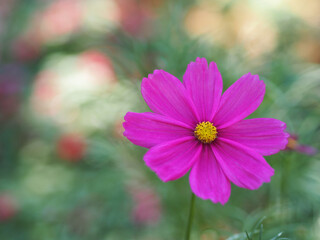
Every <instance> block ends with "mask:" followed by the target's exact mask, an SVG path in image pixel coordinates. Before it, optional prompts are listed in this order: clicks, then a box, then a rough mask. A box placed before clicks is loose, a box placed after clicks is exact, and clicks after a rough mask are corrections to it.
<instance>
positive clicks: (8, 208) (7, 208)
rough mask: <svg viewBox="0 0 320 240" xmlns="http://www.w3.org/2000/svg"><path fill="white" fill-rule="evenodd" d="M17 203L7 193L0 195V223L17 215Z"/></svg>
mask: <svg viewBox="0 0 320 240" xmlns="http://www.w3.org/2000/svg"><path fill="white" fill-rule="evenodd" d="M17 210H18V207H17V202H16V200H15V199H14V198H13V196H11V195H10V194H8V193H2V194H0V222H3V221H6V220H9V219H10V218H12V217H13V216H14V215H15V214H16V213H17Z"/></svg>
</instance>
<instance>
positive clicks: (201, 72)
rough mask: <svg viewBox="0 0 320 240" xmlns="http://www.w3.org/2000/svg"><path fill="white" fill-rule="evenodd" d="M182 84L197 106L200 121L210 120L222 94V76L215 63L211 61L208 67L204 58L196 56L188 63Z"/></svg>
mask: <svg viewBox="0 0 320 240" xmlns="http://www.w3.org/2000/svg"><path fill="white" fill-rule="evenodd" d="M183 84H184V85H185V87H186V89H187V91H188V93H189V96H191V98H192V100H193V102H194V104H195V107H196V108H197V112H198V114H199V117H200V121H210V120H212V118H213V116H214V114H215V112H216V111H217V109H218V107H219V103H220V98H221V94H222V77H221V74H220V72H219V70H218V67H217V64H216V63H215V62H211V63H210V65H209V67H208V63H207V60H206V59H205V58H197V60H196V62H191V63H190V64H189V65H188V68H187V71H186V73H185V74H184V76H183Z"/></svg>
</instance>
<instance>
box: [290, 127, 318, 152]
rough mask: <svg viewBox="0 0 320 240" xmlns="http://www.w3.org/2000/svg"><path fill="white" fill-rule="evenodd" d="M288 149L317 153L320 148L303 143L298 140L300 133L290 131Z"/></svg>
mask: <svg viewBox="0 0 320 240" xmlns="http://www.w3.org/2000/svg"><path fill="white" fill-rule="evenodd" d="M286 150H290V151H296V152H300V153H302V154H305V155H310V156H312V155H315V154H317V152H318V150H317V149H316V148H314V147H312V146H308V145H302V144H300V143H299V141H298V135H296V134H292V133H290V136H289V138H288V144H287V146H286Z"/></svg>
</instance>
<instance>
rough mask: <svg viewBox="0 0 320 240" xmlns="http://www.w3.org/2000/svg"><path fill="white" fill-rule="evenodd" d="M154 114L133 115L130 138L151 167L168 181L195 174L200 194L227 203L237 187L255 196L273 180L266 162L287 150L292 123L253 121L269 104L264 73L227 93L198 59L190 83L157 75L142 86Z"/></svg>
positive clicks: (243, 80)
mask: <svg viewBox="0 0 320 240" xmlns="http://www.w3.org/2000/svg"><path fill="white" fill-rule="evenodd" d="M141 92H142V96H143V98H144V99H145V101H146V103H147V104H148V105H149V107H150V109H151V110H152V111H153V113H149V112H147V113H133V112H128V113H127V114H126V116H125V117H124V118H125V120H126V121H125V122H124V128H125V132H124V136H126V137H127V138H128V139H129V140H130V141H131V142H132V143H134V144H136V145H139V146H142V147H146V148H149V151H148V152H147V153H146V154H145V156H144V161H145V163H146V165H147V166H148V167H150V168H151V169H152V170H153V171H154V172H155V173H156V174H157V175H158V177H159V178H160V179H161V180H163V181H165V182H166V181H171V180H175V179H178V178H180V177H182V176H184V175H185V174H186V173H187V172H188V171H189V170H191V171H190V175H189V181H190V186H191V189H192V191H193V193H194V194H195V195H196V196H198V197H200V198H202V199H210V200H211V201H212V202H214V203H217V202H220V203H221V204H225V203H226V202H227V201H228V199H229V197H230V193H231V186H230V185H231V183H230V182H233V183H234V184H235V185H237V186H239V187H242V188H247V189H250V190H253V189H257V188H259V187H260V186H261V185H262V184H263V183H264V182H269V181H270V178H271V176H272V175H273V173H274V170H273V169H272V168H271V167H270V165H269V164H268V163H267V162H266V160H265V159H264V158H263V156H265V155H271V154H275V153H277V152H278V151H279V150H281V149H284V148H285V147H286V145H287V142H288V140H287V138H288V134H287V133H286V132H285V131H284V130H285V128H286V124H285V123H284V122H281V121H279V120H277V119H272V118H259V119H246V120H243V119H244V118H246V117H247V116H249V115H250V114H251V113H253V112H254V111H255V110H256V109H257V108H258V106H259V105H260V104H261V102H262V100H263V96H264V93H265V84H264V82H263V81H262V80H259V76H258V75H252V74H251V73H248V74H246V75H244V76H242V77H241V78H240V79H239V80H238V81H236V82H235V83H234V84H233V85H232V86H231V87H229V88H228V89H227V90H226V91H225V92H224V94H222V78H221V74H220V73H219V70H218V68H217V65H216V63H214V62H211V63H210V64H209V66H208V63H207V61H206V59H204V58H197V60H196V62H191V63H190V64H189V65H188V68H187V70H186V73H185V74H184V76H183V83H181V82H180V81H179V79H177V78H176V77H174V76H173V75H171V74H169V73H167V72H165V71H163V70H155V71H154V73H153V74H150V75H149V76H148V78H144V79H143V81H142V84H141Z"/></svg>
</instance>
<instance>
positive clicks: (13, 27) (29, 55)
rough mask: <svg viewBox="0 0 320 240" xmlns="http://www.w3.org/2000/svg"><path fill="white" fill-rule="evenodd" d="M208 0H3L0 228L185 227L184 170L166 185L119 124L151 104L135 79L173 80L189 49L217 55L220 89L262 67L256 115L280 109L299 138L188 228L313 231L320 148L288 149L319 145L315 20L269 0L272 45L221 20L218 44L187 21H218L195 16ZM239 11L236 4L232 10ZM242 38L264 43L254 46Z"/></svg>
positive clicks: (277, 234)
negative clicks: (165, 75)
mask: <svg viewBox="0 0 320 240" xmlns="http://www.w3.org/2000/svg"><path fill="white" fill-rule="evenodd" d="M208 2H210V1H192V0H188V1H182V0H181V1H161V0H153V1H134V0H130V1H129V0H128V1H125V0H124V1H111V0H109V1H108V0H105V1H104V0H103V1H102V0H101V1H97V0H94V1H86V0H79V1H76V0H57V1H40V0H30V1H23V0H20V1H19V0H16V1H10V0H7V1H3V3H1V5H0V10H1V12H0V16H1V19H0V23H1V26H0V30H1V32H0V42H1V45H0V48H1V53H0V103H1V105H0V107H1V109H0V239H17V240H19V239H21V240H22V239H48V240H50V239H68V240H72V239H105V240H117V239H139V240H140V239H142V240H147V239H148V240H151V239H153V240H161V239H182V237H181V236H184V231H185V227H186V223H187V216H188V206H189V200H188V198H189V195H190V187H189V183H188V177H187V176H185V177H183V178H182V179H179V180H177V181H174V182H169V183H162V182H161V181H160V180H159V179H158V178H157V177H156V176H155V174H154V173H152V172H151V171H150V170H149V169H148V168H147V167H146V166H145V164H144V162H143V160H142V158H143V155H144V153H145V152H146V149H143V148H141V147H138V146H134V145H133V144H131V143H130V142H129V141H128V140H126V139H125V138H123V137H122V127H121V126H122V125H121V122H122V119H123V116H124V114H125V113H126V112H127V111H137V112H142V111H149V109H148V107H147V106H146V104H145V103H144V102H143V99H142V97H141V95H140V92H139V89H140V83H141V80H142V78H143V77H145V76H147V74H149V73H151V72H152V71H153V70H154V69H164V70H165V71H168V72H170V73H172V74H174V75H176V76H177V77H179V78H180V79H182V76H183V73H184V71H185V69H186V66H187V64H188V63H189V62H190V61H194V60H195V58H196V57H198V56H201V57H206V58H207V59H208V61H215V62H217V64H218V67H219V70H220V71H221V74H222V76H223V80H224V88H225V89H226V88H227V87H228V86H230V85H231V84H232V83H233V82H234V81H235V80H237V79H238V78H239V77H240V76H242V75H243V74H245V73H247V72H249V71H250V72H252V73H255V74H259V76H260V77H261V78H262V79H263V80H264V81H265V83H266V86H267V91H266V95H265V99H264V102H263V103H262V105H261V106H260V107H259V109H258V110H257V111H256V112H255V113H254V114H253V116H252V117H272V118H277V119H280V120H282V121H284V122H286V123H287V126H288V131H289V132H290V133H292V134H296V135H298V136H299V139H298V140H297V139H295V140H294V141H293V145H292V146H291V150H288V151H282V152H280V153H278V154H276V155H274V156H268V157H266V159H267V160H268V162H269V163H270V164H271V165H272V167H273V168H274V169H275V175H274V176H273V177H272V181H271V182H270V183H268V184H264V185H263V186H262V187H261V188H260V189H259V190H256V191H249V190H246V189H240V188H237V187H233V188H232V195H231V198H230V200H229V202H228V203H227V204H226V205H225V206H221V205H219V204H213V203H212V202H210V201H203V200H201V199H196V213H195V221H194V227H193V231H192V239H201V240H216V239H217V240H218V239H228V240H238V239H239V240H240V239H252V240H253V239H254V240H256V239H259V240H261V239H263V240H267V239H268V240H271V239H272V240H275V239H287V238H288V239H302V240H303V239H305V240H309V239H319V238H320V231H319V226H320V215H319V214H320V209H319V206H320V177H319V176H320V175H319V172H320V162H319V154H313V155H312V156H311V155H307V154H308V152H303V151H302V152H301V151H300V152H299V151H298V149H297V148H296V146H297V144H301V145H310V146H313V147H314V148H317V149H319V147H320V145H319V142H320V134H319V132H320V125H319V119H320V105H319V100H320V95H319V92H320V79H319V76H320V68H319V61H320V59H319V48H317V47H318V45H317V44H316V43H317V42H319V38H320V32H319V28H318V27H316V26H314V25H312V22H311V23H310V22H309V21H308V19H307V20H306V19H304V18H303V16H304V15H299V14H298V13H297V12H295V11H293V10H292V11H290V6H291V5H292V4H293V5H294V4H296V3H295V1H293V2H291V5H290V4H289V5H286V4H285V3H283V5H281V6H280V5H279V6H278V5H277V6H273V5H272V6H271V5H270V6H271V7H270V6H269V5H265V6H263V8H266V9H267V10H265V11H266V12H267V18H266V21H269V22H270V24H271V26H272V31H271V32H272V33H276V38H275V39H273V45H272V48H269V47H267V46H265V45H264V44H265V43H264V42H263V41H262V40H263V38H265V37H267V36H268V35H269V34H271V32H270V33H269V32H267V31H265V32H263V31H262V32H253V33H248V36H246V37H245V38H244V39H250V37H251V35H250V34H253V35H254V34H258V37H259V38H258V39H256V40H254V42H252V43H249V45H247V43H246V42H243V41H240V40H239V39H238V38H236V37H235V36H234V35H232V34H231V33H230V32H228V33H227V34H226V35H227V39H229V40H232V41H233V43H232V44H231V45H230V44H229V43H228V44H226V45H225V44H224V42H223V41H222V42H221V41H220V42H219V41H218V40H217V41H215V35H214V36H213V37H212V35H210V34H209V35H207V34H205V33H203V34H198V35H194V34H192V33H193V30H194V29H192V30H190V28H189V27H188V24H186V22H187V21H189V22H191V23H195V22H199V21H200V23H201V24H199V26H196V27H192V28H196V30H197V29H198V28H201V26H202V25H205V24H211V22H210V21H216V20H210V19H209V20H210V21H209V20H208V18H206V17H205V16H207V15H205V14H204V13H203V12H200V13H201V14H198V15H192V14H193V13H194V11H196V10H197V9H198V8H201V9H203V7H201V6H202V5H201V4H208ZM270 2H274V1H270ZM315 2H316V1H315ZM213 3H214V5H213V7H215V8H216V9H217V10H216V11H214V12H218V13H219V14H220V15H219V19H224V22H226V23H228V21H231V20H230V16H231V14H234V13H233V11H234V9H237V8H238V7H240V9H242V8H243V7H244V8H249V9H251V11H252V12H253V13H256V14H258V15H259V11H260V10H258V9H259V8H258V7H257V6H256V5H255V3H256V2H255V1H242V0H237V1H213ZM59 4H60V5H59ZM110 4H111V5H110ZM117 4H119V6H118V5H117ZM209 4H211V3H209ZM312 4H313V1H312V3H311V2H310V5H312ZM115 6H117V7H118V8H116V7H115ZM205 6H206V5H205ZM294 6H295V5H294ZM312 6H313V5H312ZM260 7H261V6H260ZM268 7H270V9H268ZM100 8H101V9H102V10H101V9H100ZM48 9H49V10H48ZM50 9H51V10H50ZM79 9H80V10H79ZM204 9H205V7H204ZM294 9H295V8H294ZM89 10H90V11H89ZM98 10H100V11H98ZM201 11H203V10H201ZM241 11H244V10H241ZM241 11H240V13H237V14H236V15H232V16H238V17H239V22H240V20H241V19H242V18H244V17H243V16H244V15H246V12H241ZM302 11H307V9H302ZM101 12H102V13H101ZM99 14H100V15H99ZM206 14H207V13H206ZM78 15H79V16H78ZM113 15H114V16H113ZM190 15H191V16H192V17H190ZM318 15H319V14H318ZM194 16H204V18H203V19H201V18H200V20H199V19H195V17H194ZM310 16H311V15H310ZM188 17H189V18H191V19H189V20H188V19H187V18H188ZM214 19H217V17H215V18H214ZM232 19H233V18H232ZM254 20H255V18H253V21H254ZM232 21H234V22H236V23H237V22H238V20H237V19H236V20H234V19H233V20H232ZM213 23H214V22H213ZM245 26H246V25H245ZM240 28H241V27H240V26H238V25H236V27H235V32H237V30H238V29H240ZM258 29H259V24H258ZM221 31H222V33H223V31H224V29H222V30H220V33H221ZM215 34H216V33H215ZM217 36H218V35H217ZM217 39H218V37H217ZM310 39H311V40H310ZM208 40H209V41H208ZM314 43H315V44H314ZM250 44H253V45H258V46H259V47H260V48H261V49H262V50H257V53H256V52H255V54H253V55H252V52H251V53H250V51H249V52H248V46H249V50H251V48H250V46H251V45H250ZM259 44H260V45H259ZM268 46H269V45H268ZM260 48H259V49H260ZM310 48H311V50H310ZM265 49H267V51H264V50H265ZM88 53H89V54H88ZM79 79H80V80H79ZM92 82H93V83H92ZM81 84H82V85H81ZM86 84H87V85H86ZM88 84H89V85H88ZM90 84H93V85H90ZM70 133H72V134H74V135H72V134H71V135H70ZM66 136H67V137H66ZM70 136H71V137H70ZM72 136H77V137H75V138H74V137H72ZM61 139H64V140H61ZM79 142H80V145H79ZM65 151H67V153H65ZM68 154H69V155H68ZM70 154H71V155H70Z"/></svg>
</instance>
